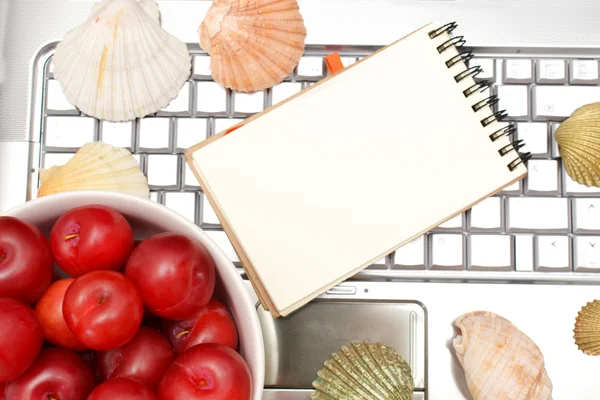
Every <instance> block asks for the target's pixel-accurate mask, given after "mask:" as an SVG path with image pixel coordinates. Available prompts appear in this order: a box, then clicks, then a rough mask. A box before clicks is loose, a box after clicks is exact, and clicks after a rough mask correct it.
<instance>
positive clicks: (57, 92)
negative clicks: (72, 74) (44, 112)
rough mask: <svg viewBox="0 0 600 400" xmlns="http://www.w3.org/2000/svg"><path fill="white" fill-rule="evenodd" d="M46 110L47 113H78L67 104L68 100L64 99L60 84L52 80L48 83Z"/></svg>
mask: <svg viewBox="0 0 600 400" xmlns="http://www.w3.org/2000/svg"><path fill="white" fill-rule="evenodd" d="M46 101H47V105H46V108H47V109H48V111H70V112H71V113H74V114H76V113H78V111H77V109H76V108H75V107H74V106H73V105H72V104H71V103H69V100H67V98H66V97H65V94H64V92H63V90H62V88H61V87H60V83H58V81H55V80H54V79H50V80H49V81H48V97H47V100H46Z"/></svg>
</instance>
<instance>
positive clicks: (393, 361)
mask: <svg viewBox="0 0 600 400" xmlns="http://www.w3.org/2000/svg"><path fill="white" fill-rule="evenodd" d="M317 377H318V378H317V379H316V380H315V381H314V382H313V383H312V385H313V387H314V388H315V390H316V391H315V392H313V393H312V394H311V396H310V398H311V399H312V400H357V399H361V400H412V398H413V391H414V381H413V377H412V374H411V370H410V366H409V365H408V363H407V362H406V361H405V360H404V359H403V358H402V357H401V356H400V355H399V354H398V353H397V352H396V350H394V349H393V348H392V347H390V346H386V345H385V344H382V343H371V342H367V341H364V342H352V344H351V345H350V346H349V347H347V346H342V348H341V349H340V351H339V352H338V353H334V354H333V355H332V357H331V358H330V359H329V360H327V361H325V365H324V368H323V369H321V370H320V371H319V372H317Z"/></svg>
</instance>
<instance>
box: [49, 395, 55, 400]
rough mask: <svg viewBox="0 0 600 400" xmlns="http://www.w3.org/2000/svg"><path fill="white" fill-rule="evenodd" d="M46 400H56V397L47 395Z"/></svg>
mask: <svg viewBox="0 0 600 400" xmlns="http://www.w3.org/2000/svg"><path fill="white" fill-rule="evenodd" d="M48 400H56V397H54V396H53V395H51V394H49V395H48Z"/></svg>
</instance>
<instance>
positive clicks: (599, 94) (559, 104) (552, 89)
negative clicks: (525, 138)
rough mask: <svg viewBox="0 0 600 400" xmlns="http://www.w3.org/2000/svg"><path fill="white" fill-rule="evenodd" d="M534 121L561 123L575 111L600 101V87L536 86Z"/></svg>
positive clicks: (533, 93)
mask: <svg viewBox="0 0 600 400" xmlns="http://www.w3.org/2000/svg"><path fill="white" fill-rule="evenodd" d="M532 99H533V119H534V120H536V121H546V120H554V121H561V120H563V119H565V118H567V117H569V116H570V115H571V114H572V113H573V111H575V109H577V108H579V107H581V106H583V105H585V104H589V103H595V102H598V101H600V86H556V85H555V86H541V85H538V86H534V87H533V88H532Z"/></svg>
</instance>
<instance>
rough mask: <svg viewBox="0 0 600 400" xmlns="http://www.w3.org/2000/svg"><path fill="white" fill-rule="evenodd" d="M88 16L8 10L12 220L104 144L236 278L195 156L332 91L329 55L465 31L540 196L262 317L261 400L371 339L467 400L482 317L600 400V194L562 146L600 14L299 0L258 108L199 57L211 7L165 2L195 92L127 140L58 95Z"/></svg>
mask: <svg viewBox="0 0 600 400" xmlns="http://www.w3.org/2000/svg"><path fill="white" fill-rule="evenodd" d="M92 4H93V2H91V1H83V0H81V1H67V0H52V1H48V0H0V213H2V212H3V211H6V210H8V209H10V208H12V207H15V206H17V205H19V204H22V203H24V202H25V201H27V200H30V199H33V198H35V197H36V191H37V187H38V172H39V169H40V168H48V167H50V166H52V165H61V164H63V163H64V162H66V161H68V159H69V158H70V157H71V156H72V154H74V152H75V151H76V150H77V148H78V147H79V146H81V145H82V144H83V143H86V142H88V141H92V140H103V141H105V142H108V143H111V144H114V145H117V146H122V147H127V148H129V149H130V150H131V151H132V152H133V153H134V154H135V155H136V157H137V158H138V160H139V162H140V166H141V168H142V170H143V171H144V172H145V173H146V174H147V176H148V180H149V183H150V185H151V189H152V199H153V200H154V201H157V202H160V203H162V204H164V205H165V206H167V207H169V208H172V209H174V210H175V211H177V212H179V213H181V214H182V215H184V216H186V217H187V218H189V219H191V220H193V221H194V222H195V223H197V224H198V225H199V226H200V227H202V228H203V229H205V230H206V231H207V232H208V233H209V234H210V235H211V237H212V238H213V239H214V240H215V241H216V242H217V243H218V244H219V245H220V246H221V247H222V248H223V250H224V251H225V253H226V254H228V255H229V256H230V257H231V259H232V261H234V262H235V263H236V265H238V267H239V266H240V265H239V260H238V259H237V256H236V255H235V252H234V251H233V249H232V247H231V244H230V243H229V242H228V240H227V238H226V236H225V234H224V232H223V231H222V229H221V227H220V225H219V221H218V219H216V216H215V215H214V212H213V211H212V210H211V209H210V206H209V205H208V203H207V202H205V201H204V198H203V194H202V192H201V190H200V189H199V187H198V184H197V182H196V181H195V180H194V178H193V177H192V176H191V175H190V174H189V172H188V171H187V168H186V166H185V163H184V162H183V158H182V154H181V153H182V150H183V149H184V148H186V147H187V146H188V145H189V144H190V143H191V142H193V140H195V139H197V138H201V139H202V138H205V137H207V136H210V135H212V134H215V133H218V132H219V131H220V130H222V129H225V128H226V127H228V126H231V125H233V124H235V123H236V122H238V121H239V120H240V119H242V118H245V117H247V116H249V115H252V114H253V113H255V112H258V111H261V110H262V109H263V108H264V107H268V106H270V105H272V104H275V103H276V102H278V101H281V100H282V99H284V98H285V97H287V96H289V95H291V94H293V93H295V92H297V91H299V90H301V89H303V88H305V87H307V86H308V85H310V84H312V83H314V82H316V81H318V80H319V79H320V78H322V77H323V76H324V75H325V74H326V70H325V68H324V64H323V56H324V55H327V54H329V53H331V52H333V51H338V52H340V54H341V56H342V58H343V61H344V63H346V64H351V63H352V62H355V61H356V60H358V59H360V58H361V57H364V56H366V55H368V54H370V53H371V52H372V51H374V50H375V49H377V48H378V47H379V46H382V45H386V44H388V43H390V42H392V41H394V40H396V39H398V38H399V37H401V36H403V35H404V34H406V33H408V32H410V31H412V30H414V29H416V28H418V27H420V26H422V25H424V24H426V23H429V22H438V23H446V22H451V21H457V22H458V26H459V27H458V29H457V30H456V31H455V32H454V34H455V35H464V37H465V39H466V40H467V46H468V47H469V49H470V50H472V51H473V52H474V54H475V58H474V59H473V60H472V61H471V62H472V63H476V64H478V65H481V67H482V68H483V70H484V72H483V73H482V74H480V76H478V79H486V80H490V81H491V82H493V83H494V85H493V87H492V88H491V89H490V90H491V92H492V94H497V95H498V96H499V97H500V104H498V107H499V109H506V110H507V113H508V117H507V119H506V120H507V121H509V122H511V123H514V124H515V126H516V127H517V129H518V131H517V134H516V136H517V138H518V139H524V140H525V141H526V143H527V149H526V150H527V151H530V152H531V153H532V154H533V158H532V160H531V161H529V174H528V177H527V179H525V180H524V181H522V182H520V183H519V184H518V185H514V186H512V187H509V188H507V190H505V191H504V192H502V193H500V194H499V195H497V196H494V197H493V198H491V199H489V200H486V201H485V202H484V203H482V204H480V205H477V206H475V207H474V208H473V209H472V210H469V211H468V212H466V213H464V214H461V215H459V216H458V217H456V218H454V219H452V220H450V221H448V222H447V223H445V224H444V225H442V226H440V227H438V228H436V229H435V230H434V231H433V232H431V233H430V234H428V235H426V236H424V237H422V238H419V239H417V240H415V241H414V242H412V243H410V244H408V245H406V246H404V247H403V248H401V249H400V250H398V251H397V252H395V253H393V254H390V255H388V256H387V257H385V258H384V259H382V260H380V261H378V262H377V263H375V264H374V265H373V266H371V267H369V268H367V269H366V270H364V271H363V272H361V273H359V274H358V275H356V276H355V277H353V278H352V279H350V280H349V281H347V282H345V283H343V284H341V285H339V286H338V287H336V288H334V289H332V290H330V291H329V292H328V293H327V294H325V295H322V296H320V297H319V298H318V299H317V300H315V301H313V302H312V303H310V304H309V305H307V306H306V307H304V308H303V309H301V310H300V311H299V312H297V313H295V314H294V315H292V316H290V317H289V318H286V319H277V320H274V319H272V318H271V317H270V316H269V315H268V313H266V312H265V311H264V310H263V309H262V308H261V307H260V305H259V304H258V301H257V313H258V315H259V318H260V320H261V324H262V326H263V335H264V338H265V344H266V352H267V354H266V359H267V370H266V382H265V387H266V391H265V397H264V398H265V399H270V400H272V399H276V400H292V399H307V398H308V396H309V393H310V391H311V382H312V380H313V379H314V378H315V377H316V371H317V370H318V369H319V368H320V367H321V365H322V363H323V361H324V360H325V359H326V358H328V357H329V355H330V353H332V352H334V351H337V350H338V349H339V347H340V346H341V345H342V344H347V343H349V342H350V341H351V340H363V339H368V340H381V341H384V342H386V343H388V344H390V345H392V346H394V347H395V348H397V350H398V351H399V352H400V353H401V354H402V355H403V356H404V357H405V358H406V359H407V360H408V361H409V363H410V365H411V368H412V372H413V377H414V380H415V388H416V391H415V396H414V398H415V399H433V400H455V399H456V400H461V399H470V398H471V397H470V395H469V393H468V389H467V385H466V381H465V377H464V372H463V370H462V368H461V366H460V364H459V362H458V360H457V358H456V356H455V354H454V351H453V349H452V346H451V340H452V339H453V338H454V337H455V336H456V334H457V333H458V332H457V330H456V329H455V327H454V326H453V321H454V320H455V319H456V318H457V317H458V316H460V315H461V314H463V313H466V312H470V311H475V310H488V311H492V312H495V313H498V314H500V315H502V316H504V317H506V318H508V319H509V320H510V321H512V322H513V323H514V324H515V325H517V326H518V327H519V328H520V329H521V330H523V331H524V332H525V333H527V334H528V335H529V336H530V337H531V338H532V339H533V340H534V341H535V342H536V344H537V345H538V346H539V347H540V349H541V351H542V352H543V354H544V357H545V362H546V369H547V370H548V374H549V376H550V378H551V380H552V382H553V386H554V391H553V398H554V399H559V400H561V399H578V400H588V399H589V400H597V399H598V398H600V394H599V393H600V380H598V378H597V373H596V372H597V371H598V368H599V367H600V358H595V357H590V356H586V355H584V354H583V353H582V352H580V351H579V350H578V349H577V347H576V346H575V344H574V341H573V337H572V336H573V327H574V321H575V316H576V315H577V312H578V311H579V310H580V308H581V307H582V306H583V305H585V304H586V303H587V302H589V301H591V300H593V299H595V298H596V297H600V287H599V285H600V189H598V188H587V187H584V186H581V185H579V184H577V183H576V182H574V181H573V180H572V179H570V178H569V176H568V175H567V174H566V173H565V172H564V169H563V168H562V163H561V157H560V152H559V149H558V146H557V145H556V142H555V141H554V136H553V134H554V131H555V129H556V128H557V127H558V125H559V124H560V122H562V121H563V120H564V119H565V118H566V117H568V115H570V113H571V112H572V111H573V110H574V109H575V108H576V107H578V106H581V105H583V104H587V103H591V102H595V101H600V74H599V67H600V66H599V60H600V25H599V24H598V21H599V20H600V5H598V4H597V2H595V1H591V0H588V1H584V0H572V1H556V0H554V1H553V0H546V1H537V0H536V1H533V0H532V1H525V0H500V1H475V0H454V1H453V0H429V1H419V0H406V1H401V0H300V7H301V10H302V12H303V15H304V18H305V21H306V26H307V30H308V32H309V34H308V38H307V44H308V47H307V51H306V56H305V57H304V58H303V59H302V61H301V62H300V64H299V65H298V67H297V69H296V71H294V74H293V75H292V76H290V78H289V79H286V81H285V82H283V83H282V85H280V86H277V87H275V88H273V89H272V90H268V91H265V92H264V93H259V94H257V95H252V96H246V95H239V94H237V93H231V92H228V91H224V90H222V89H220V88H219V87H218V85H216V84H215V83H214V82H213V81H212V79H211V76H210V70H209V69H208V63H207V60H208V58H207V57H206V54H204V52H202V51H201V49H200V48H199V46H198V44H197V32H196V30H197V27H198V25H199V23H200V21H201V20H202V18H203V16H204V14H205V13H206V11H207V9H208V7H209V6H210V2H209V1H204V0H181V1H176V0H171V1H168V0H166V1H159V7H160V10H161V13H162V23H163V27H164V28H165V29H166V30H168V31H169V32H171V33H172V34H174V35H175V36H177V37H179V38H180V39H181V40H183V41H185V42H187V43H189V44H190V45H189V46H190V52H191V53H192V55H193V56H194V63H193V65H194V67H193V74H192V76H191V77H190V80H189V82H188V83H187V84H186V86H185V87H184V89H183V91H182V93H181V94H180V96H179V97H178V98H177V100H176V101H174V102H173V103H172V104H171V105H170V106H169V107H168V108H166V109H164V110H162V111H161V112H159V113H157V114H156V115H153V116H150V117H148V118H145V119H144V120H141V121H133V122H130V123H124V124H109V123H105V122H102V121H97V120H94V119H91V118H88V117H85V116H82V115H81V114H80V113H79V112H78V111H77V110H75V109H74V108H73V107H72V106H71V105H70V104H69V103H68V102H67V101H66V100H65V99H64V97H63V96H62V93H61V92H60V87H59V85H58V84H57V82H56V81H54V80H53V79H52V62H51V58H52V54H53V51H54V48H55V46H56V43H57V42H58V41H60V39H61V38H62V36H63V35H64V33H65V32H67V31H68V30H69V29H71V28H73V27H75V26H76V25H78V24H80V23H81V22H82V21H84V19H85V18H86V17H87V15H88V13H89V10H90V7H91V5H92ZM332 45H334V46H332ZM368 117H369V118H377V116H376V115H373V116H368ZM400 122H401V121H400ZM190 132H193V135H191V133H190ZM190 135H191V136H190ZM379 195H382V196H384V195H385V188H381V193H380V194H379ZM443 195H444V194H443V193H440V201H443ZM290 257H293V254H290ZM240 273H241V274H242V275H243V271H242V269H241V268H240ZM248 290H249V291H250V292H251V293H252V289H251V287H250V284H248ZM499 400H500V399H499Z"/></svg>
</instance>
